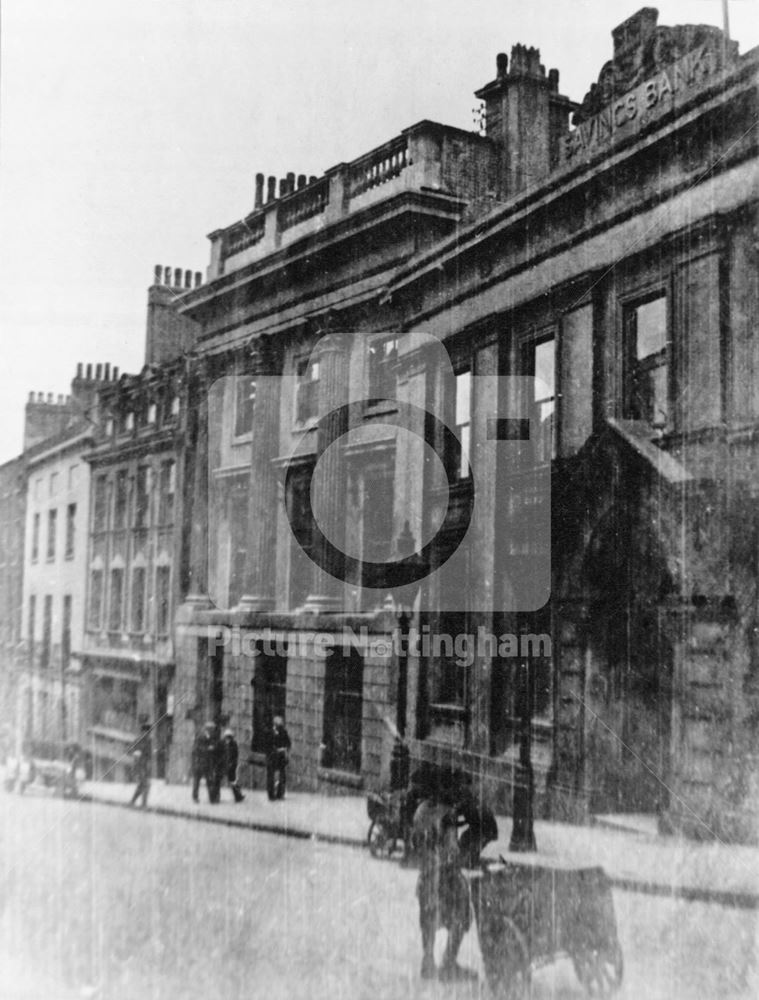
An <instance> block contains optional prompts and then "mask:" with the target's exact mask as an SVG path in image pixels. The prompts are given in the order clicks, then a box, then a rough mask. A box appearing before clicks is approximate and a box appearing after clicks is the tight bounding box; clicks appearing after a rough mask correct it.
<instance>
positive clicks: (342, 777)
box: [316, 766, 364, 789]
mask: <svg viewBox="0 0 759 1000" xmlns="http://www.w3.org/2000/svg"><path fill="white" fill-rule="evenodd" d="M316 774H317V777H318V779H319V781H326V782H329V784H331V785H343V786H344V787H345V788H356V789H361V788H363V787H364V779H363V777H362V776H361V775H360V774H357V773H356V772H355V771H338V770H337V769H336V768H332V767H321V766H320V767H319V768H318V769H317V772H316Z"/></svg>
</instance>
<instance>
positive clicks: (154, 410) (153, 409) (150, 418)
mask: <svg viewBox="0 0 759 1000" xmlns="http://www.w3.org/2000/svg"><path fill="white" fill-rule="evenodd" d="M157 419H158V407H157V406H156V404H155V403H148V413H147V422H148V423H149V424H154V423H155V422H156V420H157Z"/></svg>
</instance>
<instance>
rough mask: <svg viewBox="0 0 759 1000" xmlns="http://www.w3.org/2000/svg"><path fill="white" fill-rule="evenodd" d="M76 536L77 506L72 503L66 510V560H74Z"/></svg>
mask: <svg viewBox="0 0 759 1000" xmlns="http://www.w3.org/2000/svg"><path fill="white" fill-rule="evenodd" d="M75 536H76V504H75V503H70V504H69V505H68V507H67V508H66V558H67V559H73V558H74V540H75Z"/></svg>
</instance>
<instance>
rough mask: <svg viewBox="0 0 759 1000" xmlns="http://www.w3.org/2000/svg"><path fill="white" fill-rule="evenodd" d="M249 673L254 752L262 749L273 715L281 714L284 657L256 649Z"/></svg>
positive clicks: (265, 747) (284, 692)
mask: <svg viewBox="0 0 759 1000" xmlns="http://www.w3.org/2000/svg"><path fill="white" fill-rule="evenodd" d="M255 663H256V667H255V672H254V674H253V741H252V744H251V750H253V752H254V753H266V751H267V750H268V748H269V733H270V732H271V729H272V721H273V719H274V716H275V715H281V716H282V718H284V717H285V707H286V701H287V657H286V656H283V655H282V654H281V653H263V652H261V653H259V654H258V656H257V657H256V661H255Z"/></svg>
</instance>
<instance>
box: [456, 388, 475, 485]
mask: <svg viewBox="0 0 759 1000" xmlns="http://www.w3.org/2000/svg"><path fill="white" fill-rule="evenodd" d="M454 384H455V389H454V396H453V419H454V423H455V428H456V437H457V438H458V439H459V441H460V442H461V457H460V461H459V463H458V468H457V469H456V475H457V477H458V478H459V479H465V478H466V477H467V476H468V475H469V455H470V451H471V446H472V373H471V371H470V370H469V369H465V370H464V371H462V372H459V373H458V374H457V375H456V377H455V383H454Z"/></svg>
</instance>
